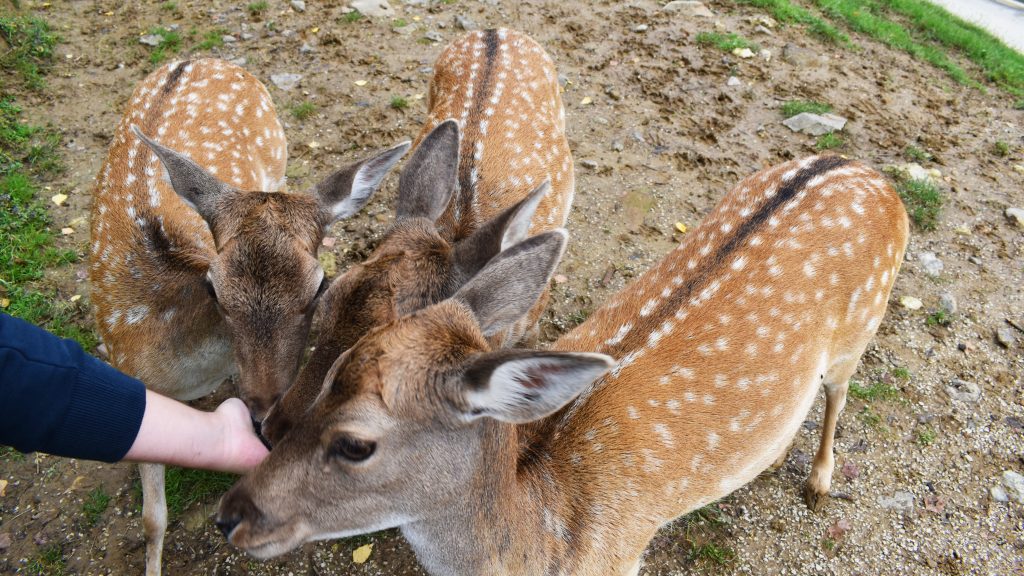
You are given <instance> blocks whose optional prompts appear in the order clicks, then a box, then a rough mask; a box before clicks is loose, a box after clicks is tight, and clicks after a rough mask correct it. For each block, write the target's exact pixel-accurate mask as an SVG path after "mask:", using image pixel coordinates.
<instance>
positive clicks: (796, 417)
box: [217, 156, 908, 576]
mask: <svg viewBox="0 0 1024 576" xmlns="http://www.w3.org/2000/svg"><path fill="white" fill-rule="evenodd" d="M907 235H908V229H907V216H906V212H905V210H904V208H903V206H902V204H901V202H900V199H899V197H898V196H897V195H896V194H895V193H894V192H893V190H892V189H891V188H890V187H889V185H888V184H887V183H886V181H885V180H884V179H883V178H882V177H881V176H880V175H879V174H878V173H877V172H875V171H873V170H871V169H870V168H867V167H866V166H864V165H862V164H858V163H856V162H852V161H848V160H844V159H842V158H840V157H837V156H818V157H812V158H808V159H805V160H801V161H793V162H787V163H785V164H782V165H779V166H776V167H774V168H770V169H767V170H764V171H762V172H760V173H758V174H756V175H754V176H752V177H750V178H747V179H746V180H744V181H743V182H741V183H740V184H739V185H738V186H737V187H736V188H735V189H734V190H733V191H732V192H731V193H729V194H728V195H726V196H725V198H724V199H723V200H722V201H721V202H720V203H719V204H718V206H717V207H716V208H715V209H714V210H713V211H712V212H711V213H710V214H709V215H708V217H707V218H706V219H705V220H704V221H703V222H702V223H701V224H700V226H698V227H697V228H696V229H695V230H694V231H693V232H692V233H691V234H688V235H687V236H686V237H685V238H684V240H683V242H682V243H681V245H680V246H679V247H678V249H676V250H675V251H673V252H672V253H670V254H669V255H668V256H666V257H665V258H664V259H663V260H662V261H661V262H660V263H658V264H656V265H655V266H654V267H653V268H652V269H650V270H648V271H647V272H646V273H645V274H644V275H643V276H642V277H641V278H640V279H639V280H637V281H636V282H635V283H633V284H632V285H631V286H628V287H627V288H626V289H624V290H623V291H622V292H620V293H619V294H617V295H616V296H614V297H613V298H611V300H610V301H609V302H608V303H607V304H606V305H604V306H603V307H601V308H600V309H599V310H597V311H596V312H595V313H594V314H593V315H591V316H590V318H589V319H588V320H587V321H586V322H584V323H583V324H581V325H580V326H578V327H577V328H576V329H575V330H573V331H572V332H570V333H569V334H567V335H565V336H564V337H563V338H561V339H560V340H558V342H556V343H555V344H554V346H553V349H552V350H550V351H539V350H498V351H495V350H492V349H491V347H490V346H489V344H488V342H487V340H486V338H484V335H483V334H484V333H485V332H486V331H488V330H494V329H496V328H500V327H501V326H503V325H506V324H508V323H510V322H514V321H515V318H516V317H517V316H518V315H522V314H525V313H527V311H528V310H529V309H530V307H531V306H532V304H533V299H534V298H536V296H537V295H538V294H539V293H540V292H541V290H542V289H543V288H544V286H545V285H546V283H547V281H548V276H549V275H550V274H551V270H552V269H553V264H550V261H553V260H557V257H558V254H559V252H560V250H561V245H560V242H559V240H560V239H558V238H555V237H554V236H556V234H555V233H548V234H545V235H541V236H537V237H534V238H531V239H529V240H527V241H525V242H523V243H522V244H520V245H518V246H517V247H514V248H512V249H511V250H508V251H506V252H504V253H502V254H500V255H498V256H497V257H496V258H495V259H494V260H492V261H491V262H490V263H489V264H488V265H487V266H486V267H485V268H484V269H483V270H481V272H480V273H479V274H478V275H477V276H475V277H474V278H473V279H471V280H470V281H469V282H468V283H466V285H465V286H463V287H462V288H461V289H460V290H459V291H458V292H456V294H455V295H454V296H453V297H452V298H450V299H447V300H445V301H442V302H440V303H438V304H435V305H433V306H430V307H427V308H425V309H423V310H420V311H418V312H416V313H414V314H411V315H408V316H405V317H402V318H399V319H397V320H396V321H395V322H393V323H391V324H389V325H387V326H385V327H382V328H379V329H377V330H374V331H371V332H370V333H369V334H367V335H366V336H365V337H363V338H362V339H361V340H360V341H359V342H357V343H356V344H355V345H354V346H353V347H352V348H350V349H349V350H348V351H346V352H345V353H344V354H343V355H342V356H341V357H340V358H338V360H337V362H336V363H335V365H334V366H333V367H332V368H331V371H330V373H329V375H328V377H327V379H326V380H325V382H324V386H323V389H322V391H321V393H320V396H319V397H318V398H317V399H316V402H315V404H314V405H313V407H312V409H311V410H310V412H309V414H308V417H307V418H306V419H305V420H303V421H302V422H301V423H299V424H297V425H296V427H295V428H293V429H292V431H291V433H289V434H288V435H287V436H285V437H284V439H283V440H282V441H281V442H280V443H279V444H278V445H276V446H275V447H274V450H273V452H271V454H270V457H269V458H268V459H267V460H265V461H263V462H262V463H261V464H260V465H259V466H257V468H256V469H255V470H254V471H253V472H252V473H251V474H249V475H248V476H246V477H245V478H243V479H241V480H240V481H239V482H238V483H237V484H236V485H235V486H234V487H233V488H232V489H231V491H230V492H228V494H226V495H225V497H224V498H223V500H222V501H221V505H220V510H219V512H218V519H217V522H218V525H219V526H220V527H221V529H222V530H223V531H224V532H225V534H226V535H227V536H228V539H229V540H230V542H231V543H233V544H235V545H236V546H239V547H241V548H243V549H244V550H246V551H247V552H249V553H251V554H253V555H255V556H257V557H260V558H266V557H270V556H274V555H277V554H281V553H283V552H286V551H288V550H291V549H293V548H295V547H296V546H298V545H300V544H301V543H303V542H305V541H309V540H315V539H322V538H333V537H338V536H349V535H355V534H361V533H365V532H371V531H375V530H380V529H385V528H391V527H400V528H401V530H402V533H403V534H404V536H405V537H406V539H408V541H409V542H410V544H411V545H412V546H413V548H414V550H415V551H416V554H417V557H418V558H419V560H420V561H421V563H422V564H423V566H424V567H425V568H426V569H427V570H428V571H429V572H430V573H431V574H438V575H440V574H445V575H475V574H501V575H537V576H540V575H549V574H574V575H588V576H590V575H592V576H606V575H609V574H637V573H638V571H639V567H640V559H641V556H642V554H643V551H644V549H645V547H646V546H647V544H648V542H649V541H650V539H651V538H652V537H653V536H654V534H655V532H656V531H657V530H658V528H659V527H660V526H662V525H664V524H666V523H667V522H670V521H672V520H673V519H675V518H677V517H679V516H680V515H682V514H685V513H687V512H689V511H691V510H694V509H696V508H699V507H701V506H703V505H706V504H708V503H710V502H713V501H715V500H718V499H719V498H722V497H723V496H725V495H727V494H729V493H730V492H732V491H734V490H736V489H737V488H739V487H740V486H742V485H744V484H746V483H747V482H750V481H751V480H753V479H754V478H755V477H756V476H757V475H758V474H759V473H760V472H761V471H763V470H765V469H766V468H768V467H769V466H770V465H771V464H772V463H773V462H774V461H775V460H776V459H777V458H779V457H780V455H782V454H783V453H784V452H785V451H786V450H787V448H788V446H789V443H790V441H791V440H792V439H793V437H794V436H795V434H796V433H797V430H798V429H799V428H800V425H801V423H802V422H803V420H804V418H805V417H806V415H807V413H808V411H809V410H810V408H811V405H812V404H813V402H814V399H815V397H816V395H817V392H818V389H819V388H821V387H822V386H823V385H824V387H825V391H826V408H825V426H824V427H823V435H822V441H821V446H820V448H819V451H818V455H817V456H816V457H815V459H814V463H813V467H812V473H811V478H810V480H809V482H808V484H807V489H806V492H807V494H808V499H809V500H810V501H811V503H812V504H817V503H818V502H819V501H820V499H821V498H822V497H824V496H825V495H826V494H827V492H828V489H829V483H830V478H831V473H832V468H833V456H832V437H833V433H834V431H835V424H836V419H837V418H838V416H839V412H840V411H841V410H842V407H843V402H844V399H845V395H846V386H847V380H848V379H849V378H850V376H851V375H852V374H853V373H854V371H855V369H856V366H857V363H858V360H859V358H860V356H861V354H862V353H863V351H864V349H865V347H866V346H867V344H868V342H869V340H870V339H871V337H872V336H873V335H874V333H875V331H876V329H877V328H878V325H879V322H880V321H881V319H882V316H883V314H884V312H885V309H886V305H887V301H888V295H889V292H890V290H891V288H892V285H893V282H894V280H895V276H896V273H897V271H898V270H899V266H900V262H901V258H902V256H903V252H904V248H905V245H906V242H907ZM545 259H547V261H548V262H549V264H548V265H546V266H540V265H536V264H535V265H534V266H523V263H525V262H535V263H536V262H540V261H543V260H545Z"/></svg>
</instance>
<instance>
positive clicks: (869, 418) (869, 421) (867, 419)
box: [857, 406, 882, 430]
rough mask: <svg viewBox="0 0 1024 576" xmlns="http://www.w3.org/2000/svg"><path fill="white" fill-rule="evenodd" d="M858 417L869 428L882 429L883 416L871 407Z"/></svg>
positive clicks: (866, 408)
mask: <svg viewBox="0 0 1024 576" xmlns="http://www.w3.org/2000/svg"><path fill="white" fill-rule="evenodd" d="M857 417H858V418H859V419H860V421H861V422H862V423H863V424H864V425H865V426H867V427H868V428H872V429H875V430H878V429H880V428H881V427H882V416H881V415H880V414H879V413H878V412H875V411H874V410H872V409H871V407H870V406H865V407H864V408H863V409H862V410H861V411H860V414H858V415H857Z"/></svg>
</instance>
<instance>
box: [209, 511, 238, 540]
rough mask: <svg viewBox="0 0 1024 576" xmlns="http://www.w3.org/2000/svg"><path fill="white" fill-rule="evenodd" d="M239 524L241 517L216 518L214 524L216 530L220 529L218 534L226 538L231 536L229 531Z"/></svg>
mask: <svg viewBox="0 0 1024 576" xmlns="http://www.w3.org/2000/svg"><path fill="white" fill-rule="evenodd" d="M241 522H242V517H241V516H236V517H232V518H217V520H216V521H215V524H217V528H220V533H221V534H223V535H224V537H225V538H227V537H229V536H231V531H232V530H234V529H235V526H238V525H239V524H240V523H241Z"/></svg>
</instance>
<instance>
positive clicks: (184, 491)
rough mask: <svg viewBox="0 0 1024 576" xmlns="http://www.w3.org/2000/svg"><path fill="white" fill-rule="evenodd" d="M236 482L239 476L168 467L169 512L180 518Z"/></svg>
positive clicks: (166, 479) (166, 481)
mask: <svg viewBox="0 0 1024 576" xmlns="http://www.w3.org/2000/svg"><path fill="white" fill-rule="evenodd" d="M236 480H238V476H235V475H234V474H225V473H223V472H210V471H207V470H192V469H189V468H178V467H176V466H168V467H167V476H166V477H165V480H164V483H165V487H166V490H167V511H168V513H169V514H170V515H171V516H172V517H176V516H180V515H181V513H182V512H184V511H185V510H186V509H188V507H189V506H191V505H193V504H195V503H196V502H204V501H207V500H210V499H212V498H214V497H215V496H220V495H221V494H223V493H225V492H227V491H228V488H231V486H232V485H233V484H234V483H235V481H236Z"/></svg>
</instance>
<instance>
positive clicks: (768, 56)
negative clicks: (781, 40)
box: [757, 48, 772, 62]
mask: <svg viewBox="0 0 1024 576" xmlns="http://www.w3.org/2000/svg"><path fill="white" fill-rule="evenodd" d="M757 55H758V56H760V57H761V58H763V59H764V61H765V62H771V61H772V51H771V50H766V49H764V48H762V49H761V51H760V52H758V53H757Z"/></svg>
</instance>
